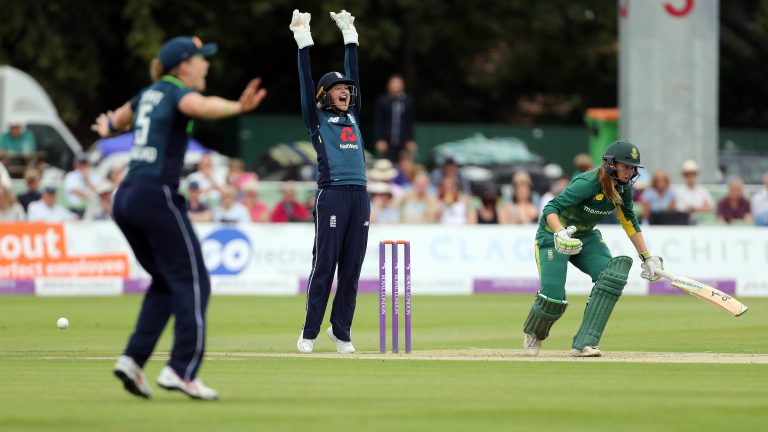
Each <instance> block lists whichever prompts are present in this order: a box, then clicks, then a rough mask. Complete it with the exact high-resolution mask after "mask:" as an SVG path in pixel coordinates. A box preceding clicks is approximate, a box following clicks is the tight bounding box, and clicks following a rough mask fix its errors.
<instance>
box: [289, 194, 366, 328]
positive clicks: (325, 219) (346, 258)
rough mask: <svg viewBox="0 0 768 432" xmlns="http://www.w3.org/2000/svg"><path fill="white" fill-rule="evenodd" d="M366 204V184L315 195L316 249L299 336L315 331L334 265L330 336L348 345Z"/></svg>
mask: <svg viewBox="0 0 768 432" xmlns="http://www.w3.org/2000/svg"><path fill="white" fill-rule="evenodd" d="M370 215H371V202H370V198H369V197H368V192H367V191H366V188H365V186H331V187H329V188H323V189H319V190H318V191H317V192H316V196H315V245H314V247H313V248H312V272H311V273H310V275H309V283H308V287H307V312H306V318H305V320H304V329H303V335H304V336H303V337H304V338H305V339H315V338H316V337H317V335H318V333H319V332H320V326H321V325H322V322H323V316H324V315H325V309H326V306H327V305H328V297H329V296H330V294H331V285H332V284H333V277H334V273H335V272H336V266H337V265H338V268H339V272H338V278H337V284H336V296H335V297H334V299H333V309H332V310H331V326H332V327H333V333H334V335H335V336H336V337H337V338H338V339H340V340H343V341H350V340H352V339H351V336H350V330H351V328H352V318H353V317H354V315H355V303H356V302H357V283H358V280H359V279H360V270H361V268H362V266H363V259H364V258H365V249H366V247H367V245H368V227H369V224H370V222H369V220H370Z"/></svg>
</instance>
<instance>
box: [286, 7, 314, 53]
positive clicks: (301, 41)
mask: <svg viewBox="0 0 768 432" xmlns="http://www.w3.org/2000/svg"><path fill="white" fill-rule="evenodd" d="M311 19H312V16H311V15H310V14H309V12H299V10H298V9H294V10H293V16H292V17H291V25H289V26H288V28H289V29H291V31H292V32H293V38H294V39H296V44H297V45H298V46H299V49H302V48H305V47H308V46H312V45H314V44H315V41H313V40H312V33H310V31H309V20H311Z"/></svg>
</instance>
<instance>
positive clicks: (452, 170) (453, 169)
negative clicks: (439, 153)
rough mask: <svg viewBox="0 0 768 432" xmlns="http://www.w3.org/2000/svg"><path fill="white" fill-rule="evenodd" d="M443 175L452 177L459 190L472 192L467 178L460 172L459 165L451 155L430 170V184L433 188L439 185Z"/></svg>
mask: <svg viewBox="0 0 768 432" xmlns="http://www.w3.org/2000/svg"><path fill="white" fill-rule="evenodd" d="M444 177H451V178H454V179H455V180H456V184H457V185H459V190H461V191H462V192H464V193H467V194H469V193H472V192H471V190H470V187H469V180H467V179H466V178H465V177H464V176H463V175H462V174H461V171H459V165H458V164H457V163H456V160H454V159H453V158H451V157H449V158H446V159H445V162H443V165H442V166H441V167H440V168H436V169H435V170H434V171H432V186H433V187H435V188H438V187H440V184H441V183H442V181H443V178H444Z"/></svg>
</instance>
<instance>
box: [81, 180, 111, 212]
mask: <svg viewBox="0 0 768 432" xmlns="http://www.w3.org/2000/svg"><path fill="white" fill-rule="evenodd" d="M114 190H115V186H114V185H113V184H112V182H111V181H109V180H103V181H101V182H100V183H99V184H98V185H97V186H96V194H97V195H98V199H97V200H96V201H95V202H92V203H91V204H90V205H88V208H86V209H85V214H83V220H100V221H108V220H112V192H114Z"/></svg>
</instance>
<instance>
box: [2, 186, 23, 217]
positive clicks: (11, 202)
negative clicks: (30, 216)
mask: <svg viewBox="0 0 768 432" xmlns="http://www.w3.org/2000/svg"><path fill="white" fill-rule="evenodd" d="M26 218H27V215H26V214H25V213H24V208H23V207H22V206H21V204H19V203H18V202H17V201H16V196H14V195H13V192H11V190H10V189H8V188H6V187H5V186H3V185H2V184H0V222H18V221H23V220H26Z"/></svg>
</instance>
